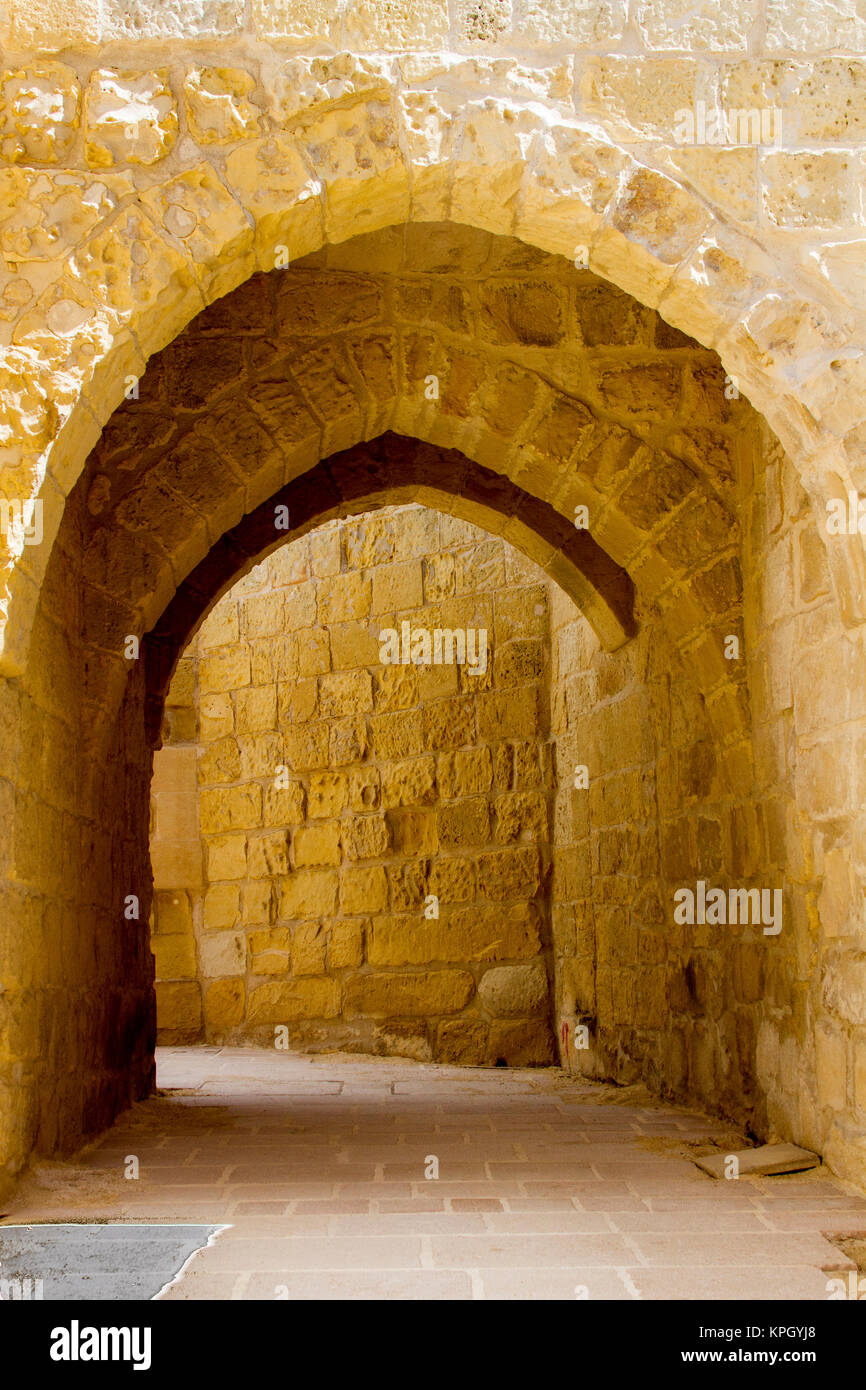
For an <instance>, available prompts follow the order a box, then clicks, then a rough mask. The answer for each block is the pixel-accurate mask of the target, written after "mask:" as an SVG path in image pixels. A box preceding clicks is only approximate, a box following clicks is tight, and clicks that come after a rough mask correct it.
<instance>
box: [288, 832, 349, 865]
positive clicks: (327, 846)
mask: <svg viewBox="0 0 866 1390" xmlns="http://www.w3.org/2000/svg"><path fill="white" fill-rule="evenodd" d="M293 852H294V859H295V868H296V869H300V868H302V867H303V866H305V865H328V864H339V863H340V862H341V860H342V852H341V849H340V822H339V821H337V820H330V821H324V822H323V823H322V824H321V825H302V826H299V827H298V829H297V830H296V831H295V833H294V836H293Z"/></svg>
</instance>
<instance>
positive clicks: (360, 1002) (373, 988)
mask: <svg viewBox="0 0 866 1390" xmlns="http://www.w3.org/2000/svg"><path fill="white" fill-rule="evenodd" d="M474 991H475V981H474V980H473V978H472V976H471V975H470V974H469V972H468V971H467V970H430V971H418V972H416V973H414V974H382V973H372V974H369V975H355V976H353V977H352V978H351V979H349V980H348V981H347V983H346V986H345V997H344V1001H343V1008H344V1012H345V1013H346V1014H348V1015H352V1014H372V1015H374V1016H376V1015H386V1016H393V1017H395V1018H400V1017H406V1016H409V1017H427V1016H432V1017H436V1016H437V1015H439V1014H454V1013H459V1012H460V1010H461V1009H464V1008H465V1007H466V1005H467V1004H468V1003H469V1000H470V999H471V997H472V995H473V993H474Z"/></svg>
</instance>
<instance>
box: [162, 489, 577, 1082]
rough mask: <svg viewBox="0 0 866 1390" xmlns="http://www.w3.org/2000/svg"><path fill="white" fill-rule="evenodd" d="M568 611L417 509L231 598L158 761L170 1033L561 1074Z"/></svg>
mask: <svg viewBox="0 0 866 1390" xmlns="http://www.w3.org/2000/svg"><path fill="white" fill-rule="evenodd" d="M548 607H549V595H548V582H547V579H546V576H545V575H544V573H543V571H541V570H539V569H538V568H537V567H536V566H535V565H533V564H532V563H531V562H530V561H528V560H526V559H525V558H524V557H523V556H521V555H519V554H518V553H517V552H516V551H515V550H514V549H513V548H512V547H511V546H509V545H507V544H506V543H505V542H504V541H502V540H501V539H499V538H497V537H491V536H489V535H487V534H486V533H484V532H483V531H481V530H479V528H477V527H475V526H472V525H471V524H469V523H467V522H462V521H459V520H457V519H456V518H454V517H451V516H446V515H441V514H440V513H438V512H435V511H430V510H428V509H426V508H421V507H407V508H400V509H388V510H386V511H385V512H382V513H379V514H376V515H370V516H365V517H362V518H360V519H358V520H351V521H345V522H341V523H336V522H334V523H331V524H329V525H328V526H327V527H325V528H324V529H322V530H320V531H315V532H313V533H312V535H311V536H310V537H309V538H308V539H304V540H299V541H294V542H289V543H288V544H286V545H285V546H284V547H283V548H282V549H280V550H277V551H275V552H274V554H273V555H272V556H271V557H270V559H268V560H266V561H265V562H263V563H262V564H261V565H259V566H257V567H256V568H255V569H253V570H252V571H251V573H250V574H249V575H247V577H246V578H245V579H242V580H241V581H240V582H239V583H238V584H236V585H235V586H234V587H233V588H232V589H231V590H230V591H229V593H228V594H226V595H225V597H224V598H222V599H221V600H220V602H219V603H218V604H217V605H216V607H215V608H214V609H213V610H212V611H211V613H210V615H209V617H208V618H207V620H206V621H205V623H204V625H203V626H202V628H201V629H200V631H199V632H198V634H197V636H196V638H195V639H194V640H193V642H192V644H191V645H190V647H189V648H188V649H187V651H186V653H185V654H184V656H183V657H182V658H181V660H180V661H179V663H178V666H177V670H176V673H175V676H174V679H173V681H172V684H171V688H170V690H169V694H168V700H167V706H166V718H165V729H164V736H165V740H166V742H165V746H164V747H163V748H162V749H161V750H160V751H159V752H158V753H157V754H156V757H155V760H154V782H153V805H154V820H153V824H154V831H153V838H152V842H151V844H152V848H151V853H152V858H153V867H154V886H155V889H156V894H155V901H154V934H153V937H152V944H153V950H154V954H155V956H156V971H157V1025H158V1029H159V1037H160V1040H161V1041H163V1042H174V1043H176V1042H188V1041H193V1040H195V1039H198V1038H202V1037H203V1038H204V1039H205V1040H206V1041H208V1042H224V1041H238V1040H240V1039H242V1038H243V1039H247V1040H252V1041H256V1042H259V1043H270V1044H271V1045H274V1044H275V1042H276V1045H277V1046H279V1043H280V1036H279V1035H280V1032H281V1031H282V1033H283V1041H284V1043H285V1045H286V1046H291V1047H293V1048H313V1049H314V1048H329V1049H333V1048H335V1047H341V1048H344V1049H346V1048H349V1049H354V1050H360V1051H367V1052H376V1053H390V1054H397V1055H403V1056H407V1057H414V1058H416V1059H418V1060H421V1061H425V1060H430V1059H431V1058H433V1059H435V1060H437V1061H447V1062H460V1063H464V1064H467V1063H468V1064H484V1063H488V1064H491V1063H495V1062H497V1061H500V1062H506V1063H508V1064H509V1065H512V1066H514V1065H517V1066H525V1065H538V1064H543V1063H550V1062H552V1060H553V1057H554V1048H553V1037H552V1001H551V997H550V989H549V982H548V972H549V970H550V967H551V964H552V952H551V939H550V921H549V878H550V869H551V852H550V844H549V812H550V801H551V794H552V788H553V748H552V745H551V743H550V739H549V734H548V730H549V722H550V717H549V661H548V649H549V642H548ZM573 611H574V616H575V618H577V617H578V616H579V615H578V613H577V610H576V609H574V610H573ZM413 657H414V658H415V659H414V660H413ZM404 658H405V659H404Z"/></svg>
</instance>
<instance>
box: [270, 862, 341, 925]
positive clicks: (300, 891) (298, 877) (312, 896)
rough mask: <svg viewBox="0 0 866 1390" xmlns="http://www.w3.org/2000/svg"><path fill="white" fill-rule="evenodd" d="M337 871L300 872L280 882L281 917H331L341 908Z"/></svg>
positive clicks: (306, 870) (301, 870)
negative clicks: (337, 908)
mask: <svg viewBox="0 0 866 1390" xmlns="http://www.w3.org/2000/svg"><path fill="white" fill-rule="evenodd" d="M337 883H338V876H337V873H336V871H335V870H333V869H296V871H295V872H294V873H293V874H290V875H289V877H288V878H284V879H283V880H282V881H281V883H280V917H281V918H283V919H286V918H292V917H330V916H332V915H333V913H334V911H335V909H336V906H337Z"/></svg>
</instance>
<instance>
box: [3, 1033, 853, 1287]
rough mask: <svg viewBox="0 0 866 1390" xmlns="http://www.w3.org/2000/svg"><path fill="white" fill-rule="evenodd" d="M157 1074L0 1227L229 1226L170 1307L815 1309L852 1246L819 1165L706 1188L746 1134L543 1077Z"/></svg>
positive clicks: (174, 1062)
mask: <svg viewBox="0 0 866 1390" xmlns="http://www.w3.org/2000/svg"><path fill="white" fill-rule="evenodd" d="M157 1068H158V1070H157V1076H158V1083H159V1086H160V1088H161V1089H160V1093H159V1094H158V1095H156V1096H154V1097H153V1098H152V1099H151V1100H149V1101H147V1102H145V1103H143V1104H141V1105H138V1106H135V1107H134V1108H133V1109H132V1110H131V1111H129V1112H128V1113H127V1114H125V1115H124V1116H122V1117H121V1119H120V1120H119V1121H118V1123H117V1124H116V1125H115V1126H114V1127H113V1128H112V1129H111V1130H109V1131H108V1132H107V1133H106V1134H104V1135H102V1136H101V1137H100V1138H99V1139H98V1140H97V1141H96V1143H94V1144H93V1145H91V1146H89V1147H88V1148H87V1149H85V1150H83V1151H82V1152H81V1153H79V1154H78V1155H77V1156H76V1157H75V1158H74V1159H72V1160H70V1161H68V1162H64V1163H43V1164H40V1165H37V1166H35V1167H34V1168H33V1169H32V1170H31V1171H30V1172H29V1173H28V1174H27V1175H26V1176H25V1177H24V1179H23V1180H22V1183H21V1185H20V1187H19V1189H18V1191H17V1193H16V1195H15V1197H14V1199H13V1201H12V1202H11V1203H10V1204H8V1205H9V1210H8V1211H7V1212H6V1213H5V1220H4V1224H5V1225H11V1224H18V1225H21V1224H27V1223H37V1222H48V1221H50V1222H91V1223H92V1222H99V1221H111V1222H118V1221H127V1222H136V1223H139V1222H148V1223H159V1222H167V1223H183V1222H188V1223H206V1224H213V1225H218V1226H219V1225H225V1226H226V1227H227V1229H225V1230H223V1231H222V1232H220V1233H218V1234H217V1235H216V1236H215V1237H214V1238H213V1240H212V1241H211V1243H210V1244H209V1245H207V1246H206V1247H204V1248H202V1249H200V1250H199V1251H198V1253H196V1254H195V1255H193V1256H192V1258H191V1259H190V1260H189V1261H188V1262H187V1264H186V1265H185V1267H184V1269H183V1271H182V1273H181V1274H180V1277H179V1278H177V1279H176V1280H175V1281H174V1282H173V1283H172V1284H171V1286H170V1287H169V1288H167V1289H166V1290H164V1291H163V1292H162V1294H161V1295H160V1297H163V1298H170V1299H199V1298H218V1299H245V1298H256V1299H315V1298H336V1299H378V1298H388V1299H526V1298H532V1299H569V1300H574V1299H587V1298H588V1299H625V1300H629V1299H637V1298H643V1299H669V1298H675V1299H681V1298H685V1299H733V1298H750V1299H762V1300H776V1299H779V1300H785V1299H794V1298H809V1299H827V1298H828V1296H829V1289H828V1281H829V1280H830V1279H831V1278H832V1277H833V1276H834V1275H837V1276H838V1275H839V1274H841V1273H842V1272H844V1271H848V1270H851V1269H854V1268H855V1266H854V1264H853V1262H852V1261H851V1260H850V1259H848V1257H847V1256H845V1255H844V1254H843V1253H842V1251H841V1250H840V1249H838V1247H837V1246H835V1245H834V1244H832V1243H831V1241H830V1240H829V1239H828V1236H836V1237H841V1236H851V1235H855V1234H857V1233H860V1232H866V1198H864V1197H863V1195H861V1194H858V1193H857V1192H855V1191H854V1190H853V1189H852V1188H850V1187H846V1186H845V1185H844V1184H842V1183H840V1182H837V1181H835V1180H834V1179H833V1178H831V1177H830V1175H829V1174H828V1173H827V1172H826V1170H824V1169H823V1168H819V1169H815V1170H813V1171H811V1172H807V1173H801V1174H788V1175H784V1176H780V1177H772V1178H768V1177H762V1178H749V1177H741V1178H739V1179H738V1180H730V1181H719V1180H717V1179H714V1178H711V1177H709V1176H708V1175H707V1174H705V1173H703V1172H701V1171H700V1170H699V1169H698V1168H697V1167H696V1166H695V1164H694V1162H693V1158H694V1156H695V1155H696V1154H697V1153H701V1152H708V1151H711V1150H712V1149H713V1148H714V1147H716V1148H718V1149H719V1150H721V1151H723V1152H725V1153H727V1152H731V1151H733V1150H734V1149H737V1148H743V1147H745V1146H746V1141H745V1139H744V1137H743V1135H742V1134H740V1133H738V1132H737V1131H736V1130H733V1129H731V1127H730V1126H728V1125H726V1124H725V1123H724V1122H722V1121H719V1120H714V1119H710V1118H708V1117H707V1116H705V1115H702V1114H700V1113H699V1112H697V1111H693V1110H687V1109H683V1108H679V1107H674V1106H670V1105H664V1104H662V1103H660V1102H657V1101H654V1100H652V1099H651V1098H650V1097H649V1096H648V1095H647V1094H646V1093H645V1092H643V1091H642V1090H640V1089H638V1088H617V1087H613V1086H607V1085H595V1084H588V1083H586V1082H584V1081H582V1080H577V1079H575V1078H572V1077H569V1076H567V1075H565V1074H564V1073H563V1072H560V1071H558V1070H557V1069H544V1070H541V1069H539V1070H521V1071H518V1070H508V1069H499V1068H497V1069H490V1070H486V1069H485V1070H482V1069H477V1068H469V1069H463V1068H452V1067H443V1066H435V1065H426V1064H419V1063H416V1062H410V1061H406V1062H402V1061H400V1060H395V1059H394V1058H388V1059H373V1058H362V1057H357V1056H353V1055H344V1054H329V1055H325V1056H315V1057H314V1056H301V1055H295V1054H288V1053H279V1052H271V1051H268V1050H265V1049H254V1048H166V1049H160V1051H159V1052H158V1054H157ZM136 1171H137V1173H138V1176H134V1174H135V1172H136ZM437 1174H438V1175H437ZM127 1175H129V1176H127ZM846 1281H847V1276H846Z"/></svg>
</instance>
